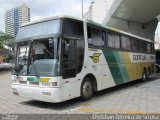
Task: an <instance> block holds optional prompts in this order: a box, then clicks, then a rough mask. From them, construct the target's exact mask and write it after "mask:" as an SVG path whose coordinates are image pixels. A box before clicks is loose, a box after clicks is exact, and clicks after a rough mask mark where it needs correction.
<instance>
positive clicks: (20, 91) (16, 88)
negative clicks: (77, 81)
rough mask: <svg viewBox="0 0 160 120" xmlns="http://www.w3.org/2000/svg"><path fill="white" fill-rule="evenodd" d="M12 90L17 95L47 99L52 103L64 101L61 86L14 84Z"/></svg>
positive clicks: (39, 99) (40, 99)
mask: <svg viewBox="0 0 160 120" xmlns="http://www.w3.org/2000/svg"><path fill="white" fill-rule="evenodd" d="M12 90H13V93H14V94H15V95H18V96H21V97H26V98H31V99H34V100H38V101H45V102H51V103H58V102H62V99H61V89H60V88H43V87H31V86H21V85H12Z"/></svg>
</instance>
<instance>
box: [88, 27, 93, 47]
mask: <svg viewBox="0 0 160 120" xmlns="http://www.w3.org/2000/svg"><path fill="white" fill-rule="evenodd" d="M91 33H92V30H91V27H87V38H88V44H89V45H93V43H92V34H91Z"/></svg>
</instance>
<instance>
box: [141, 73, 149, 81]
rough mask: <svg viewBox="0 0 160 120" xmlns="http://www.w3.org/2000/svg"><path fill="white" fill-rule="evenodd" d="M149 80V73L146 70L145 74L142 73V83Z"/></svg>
mask: <svg viewBox="0 0 160 120" xmlns="http://www.w3.org/2000/svg"><path fill="white" fill-rule="evenodd" d="M147 79H148V76H147V71H146V70H144V71H143V73H142V81H143V82H144V81H147Z"/></svg>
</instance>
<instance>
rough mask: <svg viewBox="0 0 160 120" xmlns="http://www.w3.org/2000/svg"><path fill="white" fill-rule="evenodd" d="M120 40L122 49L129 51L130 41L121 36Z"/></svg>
mask: <svg viewBox="0 0 160 120" xmlns="http://www.w3.org/2000/svg"><path fill="white" fill-rule="evenodd" d="M121 38H122V41H121V42H122V43H121V45H122V48H123V49H127V50H130V49H131V39H130V38H129V37H127V36H122V37H121Z"/></svg>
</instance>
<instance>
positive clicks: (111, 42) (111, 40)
mask: <svg viewBox="0 0 160 120" xmlns="http://www.w3.org/2000/svg"><path fill="white" fill-rule="evenodd" d="M108 47H111V48H114V35H113V34H109V33H108Z"/></svg>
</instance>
